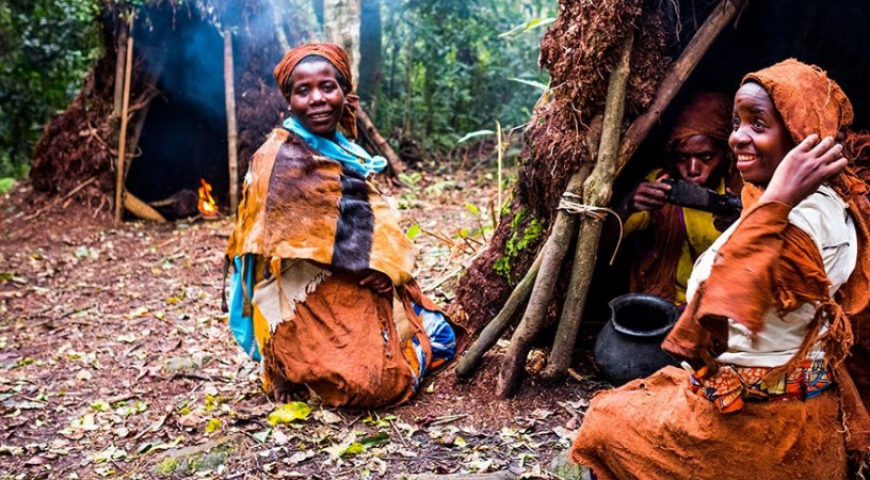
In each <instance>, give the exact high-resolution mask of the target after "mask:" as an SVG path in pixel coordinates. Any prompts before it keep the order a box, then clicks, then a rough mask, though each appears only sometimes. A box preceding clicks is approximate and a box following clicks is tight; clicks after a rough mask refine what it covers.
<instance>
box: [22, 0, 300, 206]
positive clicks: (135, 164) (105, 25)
mask: <svg viewBox="0 0 870 480" xmlns="http://www.w3.org/2000/svg"><path fill="white" fill-rule="evenodd" d="M131 18H132V27H131V26H130V25H131V22H130V20H131ZM301 23H302V21H301V20H299V19H295V18H280V19H276V17H275V16H274V12H273V11H272V9H271V2H268V1H263V0H228V1H216V0H198V1H196V2H181V1H176V0H150V1H145V2H135V3H134V2H130V3H126V2H114V1H106V2H105V3H104V6H103V12H102V17H101V25H102V43H103V52H104V53H103V56H102V57H101V58H100V59H99V60H98V61H97V62H96V64H95V65H94V67H93V68H92V70H91V72H90V74H89V75H88V77H87V79H86V80H85V84H84V87H83V89H82V91H81V92H80V93H79V95H78V96H77V97H76V99H75V100H74V101H73V103H72V104H71V105H70V106H69V108H68V109H67V110H66V111H65V112H64V113H62V114H60V115H58V116H56V117H55V118H53V119H52V120H51V122H50V123H49V124H48V126H47V127H46V128H45V134H44V136H43V138H42V139H41V140H40V142H39V143H38V145H37V148H36V154H35V157H34V160H33V166H32V169H31V177H32V180H33V185H34V188H35V189H36V190H38V191H43V192H49V193H61V194H65V193H67V192H70V191H72V190H73V189H75V188H76V187H77V186H79V185H81V184H82V183H83V182H86V181H90V184H89V185H88V186H87V188H85V189H83V190H82V192H81V193H80V194H79V195H82V196H84V197H86V198H87V199H88V201H89V202H90V203H91V205H92V206H93V207H94V208H102V210H103V211H104V212H109V211H111V206H112V205H113V192H114V191H115V184H116V175H115V166H116V162H117V157H118V148H119V146H118V144H119V131H120V127H121V124H122V122H121V121H120V119H119V117H120V114H121V110H122V104H123V101H122V100H123V98H122V97H123V93H124V89H123V83H124V81H123V80H124V75H125V72H124V66H125V63H126V62H125V59H126V58H127V56H126V53H127V52H126V48H127V45H128V44H130V45H131V46H132V56H131V58H132V62H131V68H130V74H129V77H130V88H129V100H128V114H127V119H128V122H127V124H128V125H127V128H126V137H125V140H126V145H125V150H126V152H127V155H125V157H126V162H125V164H126V165H125V169H126V170H127V175H126V182H125V186H126V189H127V190H128V191H129V192H130V193H131V194H133V195H134V196H136V197H138V198H139V199H141V200H143V201H145V202H149V201H154V200H159V199H163V198H166V197H168V196H171V195H173V194H175V193H177V192H179V191H181V190H188V191H189V190H193V191H196V190H197V187H199V185H200V179H205V180H206V181H207V182H209V183H210V184H212V185H213V187H214V189H213V193H214V195H215V197H216V199H217V201H218V203H219V204H220V205H222V206H224V207H226V206H228V195H229V190H230V188H229V187H230V173H229V171H230V169H229V167H228V160H229V155H230V149H228V141H229V133H228V126H227V112H228V109H227V102H226V98H225V96H226V92H227V84H226V83H225V81H224V79H225V71H226V66H227V65H226V64H225V58H231V59H232V62H231V63H232V67H233V68H232V71H233V72H234V74H233V76H232V86H233V87H234V95H233V97H234V100H235V110H234V113H235V116H236V120H237V121H236V123H237V126H236V132H237V135H238V137H237V141H236V142H235V145H236V147H235V149H234V150H235V153H236V154H237V158H238V171H239V172H241V173H240V174H239V177H241V176H243V175H244V172H245V171H246V169H247V160H248V159H249V158H250V156H251V154H252V153H253V152H254V151H255V150H256V148H257V147H258V146H259V145H260V143H262V141H263V139H264V138H265V136H266V135H267V134H268V132H269V131H270V130H271V129H272V128H274V127H275V126H277V125H279V124H280V122H281V120H282V119H283V116H284V113H285V110H286V102H285V101H284V99H283V98H282V97H281V94H280V92H279V91H278V89H277V88H276V86H275V84H274V79H273V78H272V75H271V70H272V67H273V66H274V65H275V64H276V63H277V62H278V61H279V60H280V58H281V56H282V54H283V49H282V47H281V46H280V45H281V42H279V38H278V35H277V34H278V29H282V30H283V31H285V32H286V33H287V36H289V37H290V39H291V42H294V43H295V42H298V41H300V40H302V39H303V38H305V32H306V30H305V28H304V26H303V25H302V24H301ZM128 31H129V32H131V33H130V37H132V42H129V43H128V35H127V34H128ZM227 36H229V37H231V44H230V47H231V50H232V52H233V53H232V54H231V56H230V57H226V56H225V47H226V45H225V42H224V38H225V37H227ZM285 43H286V41H285Z"/></svg>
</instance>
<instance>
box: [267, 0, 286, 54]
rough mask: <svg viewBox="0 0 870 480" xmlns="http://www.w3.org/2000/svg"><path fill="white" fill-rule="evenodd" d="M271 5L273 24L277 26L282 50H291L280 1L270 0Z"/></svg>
mask: <svg viewBox="0 0 870 480" xmlns="http://www.w3.org/2000/svg"><path fill="white" fill-rule="evenodd" d="M269 6H270V7H271V8H272V24H273V25H274V27H275V35H276V36H277V37H278V45H280V46H281V52H286V51H287V50H290V42H289V41H288V40H287V34H286V33H284V17H283V16H282V15H281V13H283V12H281V11H279V10H281V9H280V8H279V6H278V2H276V1H275V0H270V2H269Z"/></svg>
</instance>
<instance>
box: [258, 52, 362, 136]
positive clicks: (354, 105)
mask: <svg viewBox="0 0 870 480" xmlns="http://www.w3.org/2000/svg"><path fill="white" fill-rule="evenodd" d="M311 55H318V56H321V57H323V58H325V59H327V60H329V62H330V63H332V65H333V66H334V67H335V68H336V69H338V71H339V72H340V73H341V74H342V75H343V76H344V78H345V79H346V80H347V83H348V84H349V85H353V74H352V73H351V72H352V71H351V68H350V60H349V59H348V58H347V52H345V51H344V49H343V48H341V47H340V46H338V45H336V44H334V43H309V44H307V45H301V46H298V47H296V48H292V49H290V50H288V51H287V53H286V54H284V58H282V59H281V61H280V62H279V63H278V65H276V66H275V69H274V70H273V71H272V74H273V75H274V76H275V81H277V82H278V88H280V89H281V93H282V94H283V95H284V98H285V99H287V102H288V103H289V102H290V90H288V89H287V87H289V85H288V83H287V81H288V80H289V79H290V75H291V74H292V73H293V69H294V68H296V65H298V64H299V62H301V61H302V60H304V59H305V57H309V56H311ZM357 110H359V96H358V95H357V94H355V93H353V92H345V95H344V113H343V114H342V116H341V120H340V121H339V125H341V128H342V129H343V130H344V132H345V134H347V136H348V137H350V138H351V139H356V137H357V131H356V112H357Z"/></svg>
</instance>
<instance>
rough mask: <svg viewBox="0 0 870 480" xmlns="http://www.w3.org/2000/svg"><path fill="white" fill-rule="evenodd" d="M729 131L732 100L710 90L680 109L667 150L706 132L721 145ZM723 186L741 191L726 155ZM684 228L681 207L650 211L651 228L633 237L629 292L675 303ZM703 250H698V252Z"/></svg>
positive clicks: (684, 239) (684, 241) (684, 233)
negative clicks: (675, 282)
mask: <svg viewBox="0 0 870 480" xmlns="http://www.w3.org/2000/svg"><path fill="white" fill-rule="evenodd" d="M730 133H731V100H730V99H729V98H728V97H726V96H725V95H722V94H719V93H712V92H699V93H697V94H695V95H694V96H693V97H692V98H691V99H690V100H689V102H688V103H687V104H686V106H685V107H684V108H683V110H682V112H680V115H679V116H678V117H677V121H676V122H675V124H674V127H673V129H672V130H671V134H670V135H669V136H668V141H667V147H668V149H669V150H670V149H672V148H674V146H675V144H678V143H679V142H681V141H683V140H685V139H687V138H689V137H692V136H694V135H706V136H708V137H710V138H713V139H716V140H719V141H720V142H722V144H723V145H724V144H725V142H727V140H728V135H729V134H730ZM727 161H728V163H729V165H728V166H727V167H726V168H724V169H723V170H722V172H724V173H725V186H726V187H728V188H729V189H730V190H731V191H732V192H734V193H740V187H741V185H742V182H741V181H740V177H739V175H737V174H736V172H735V171H734V168H733V166H732V165H730V163H731V160H730V156H728V158H727ZM685 243H686V230H685V227H684V225H683V223H682V222H681V220H680V207H678V206H676V205H671V204H666V205H665V206H664V207H662V208H661V209H659V210H656V211H654V212H652V219H651V221H650V227H649V228H648V229H647V230H646V231H645V232H643V233H639V234H637V235H636V236H635V240H634V246H635V250H636V253H635V258H636V260H635V261H634V262H633V265H632V269H631V278H630V285H631V291H632V292H643V293H649V294H651V295H656V296H659V297H662V298H664V299H666V300H669V301H671V302H674V301H675V299H676V297H677V290H676V287H675V285H674V279H675V278H676V275H677V265H678V263H679V261H680V256H681V254H682V249H683V246H684V245H685ZM700 253H702V252H697V254H700Z"/></svg>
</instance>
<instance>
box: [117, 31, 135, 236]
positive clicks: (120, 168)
mask: <svg viewBox="0 0 870 480" xmlns="http://www.w3.org/2000/svg"><path fill="white" fill-rule="evenodd" d="M133 19H134V17H133V15H132V14H131V15H130V26H129V28H128V33H127V59H126V62H125V66H124V99H123V102H122V105H121V135H120V137H119V138H118V162H117V164H116V165H115V167H116V171H115V226H118V225H120V224H121V217H122V215H123V213H124V178H125V175H124V172H125V169H124V160H125V156H126V147H127V110H128V109H129V108H130V77H132V76H133V74H132V73H133V72H132V71H133Z"/></svg>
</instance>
